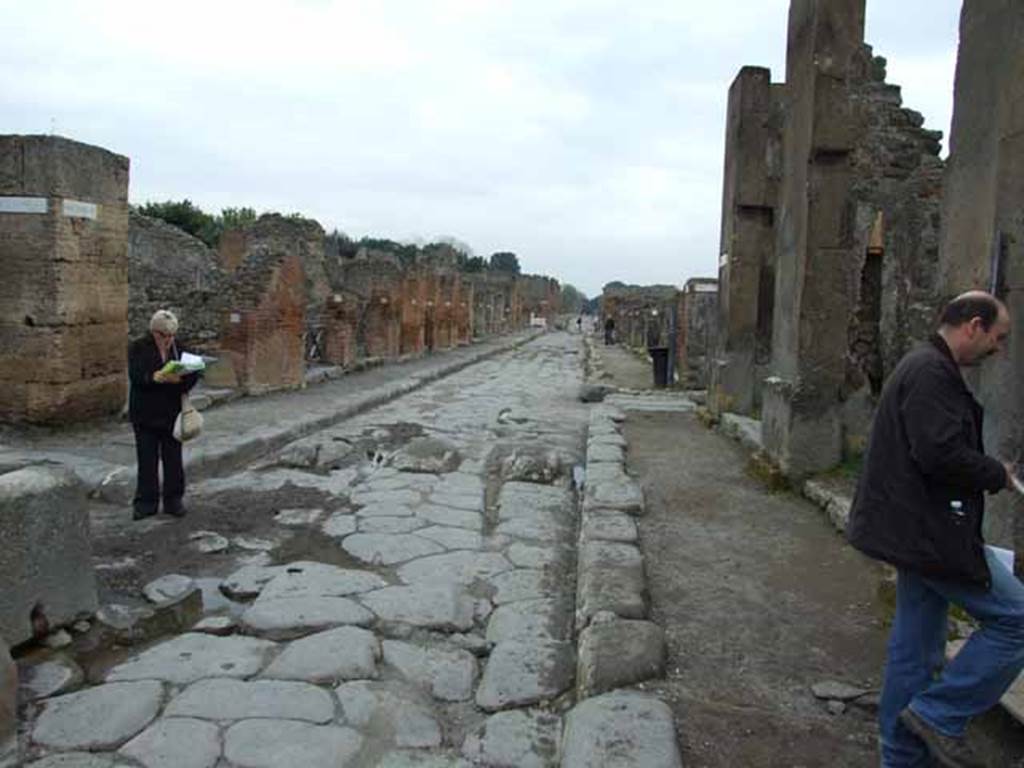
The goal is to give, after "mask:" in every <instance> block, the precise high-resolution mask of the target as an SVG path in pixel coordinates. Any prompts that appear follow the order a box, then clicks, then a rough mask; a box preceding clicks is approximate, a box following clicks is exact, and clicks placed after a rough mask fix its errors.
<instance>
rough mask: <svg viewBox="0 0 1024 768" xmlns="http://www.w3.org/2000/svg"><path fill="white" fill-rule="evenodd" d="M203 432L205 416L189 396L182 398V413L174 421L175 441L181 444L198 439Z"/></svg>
mask: <svg viewBox="0 0 1024 768" xmlns="http://www.w3.org/2000/svg"><path fill="white" fill-rule="evenodd" d="M202 431H203V414H201V413H200V412H199V411H197V410H196V407H195V406H194V405H192V401H191V400H189V398H188V395H182V396H181V413H179V414H178V416H177V418H176V419H175V420H174V433H173V434H174V439H175V440H177V441H178V442H181V443H187V442H188V441H189V440H191V439H193V438H194V437H197V436H198V435H199V433H200V432H202Z"/></svg>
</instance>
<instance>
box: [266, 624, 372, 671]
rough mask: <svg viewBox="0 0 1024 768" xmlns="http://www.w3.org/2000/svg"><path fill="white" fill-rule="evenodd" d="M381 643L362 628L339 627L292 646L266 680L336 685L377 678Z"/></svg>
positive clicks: (277, 659) (270, 667)
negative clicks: (343, 682)
mask: <svg viewBox="0 0 1024 768" xmlns="http://www.w3.org/2000/svg"><path fill="white" fill-rule="evenodd" d="M380 655H381V650H380V642H379V641H378V640H377V638H376V636H375V635H374V634H373V633H372V632H370V631H369V630H366V629H361V628H359V627H338V628H337V629H329V630H327V631H325V632H318V633H317V634H315V635H310V636H309V637H304V638H302V639H301V640H295V641H293V642H291V643H289V644H288V645H287V646H286V647H285V649H284V650H283V651H282V652H281V655H280V656H278V657H277V658H276V659H274V661H273V662H271V664H270V666H269V667H267V669H266V671H265V672H264V673H263V677H266V678H271V679H278V680H305V681H307V682H310V683H336V682H338V681H339V680H358V679H361V678H373V677H377V661H378V660H379V659H380Z"/></svg>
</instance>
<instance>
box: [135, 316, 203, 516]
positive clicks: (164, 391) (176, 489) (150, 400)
mask: <svg viewBox="0 0 1024 768" xmlns="http://www.w3.org/2000/svg"><path fill="white" fill-rule="evenodd" d="M149 331H150V332H149V333H148V334H146V335H145V336H143V337H141V338H139V339H136V340H135V341H133V342H132V344H131V346H130V347H129V348H128V378H129V379H130V382H131V388H130V390H129V394H128V416H129V418H130V419H131V422H132V429H133V430H134V431H135V456H136V461H137V464H138V475H137V479H136V486H135V499H134V501H133V503H132V517H133V519H135V520H141V519H143V518H146V517H150V516H152V515H155V514H156V512H157V505H158V503H159V500H160V476H159V470H158V465H159V464H160V463H161V462H162V463H163V469H164V482H163V501H164V512H165V513H167V514H168V515H174V516H176V517H182V516H183V515H184V514H185V507H184V505H183V503H182V497H183V496H184V495H185V469H184V467H183V465H182V461H181V443H179V442H178V441H177V440H176V439H175V438H174V435H173V434H172V430H173V429H174V420H175V419H176V418H177V417H178V413H179V412H180V411H181V396H182V395H183V394H185V393H186V392H188V391H189V390H190V389H192V387H193V386H194V385H195V383H196V379H197V378H198V374H195V373H191V374H186V375H180V374H174V373H162V372H161V369H162V368H163V367H164V365H165V364H166V363H167V361H168V360H177V359H178V358H179V354H178V348H177V346H176V345H175V343H174V334H175V333H177V331H178V319H177V318H176V317H175V316H174V315H173V314H172V313H171V312H168V311H167V310H165V309H160V310H157V311H156V312H155V313H154V314H153V317H152V318H151V319H150V321H149Z"/></svg>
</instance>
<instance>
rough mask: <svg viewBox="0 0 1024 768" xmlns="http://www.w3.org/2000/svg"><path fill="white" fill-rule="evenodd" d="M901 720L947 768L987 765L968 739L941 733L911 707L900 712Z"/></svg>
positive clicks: (981, 766) (971, 767) (982, 767)
mask: <svg viewBox="0 0 1024 768" xmlns="http://www.w3.org/2000/svg"><path fill="white" fill-rule="evenodd" d="M900 722H901V723H903V725H904V726H905V727H906V729H907V730H908V731H910V732H911V733H913V734H914V735H915V736H917V737H918V738H919V739H921V741H923V742H924V743H925V745H926V746H927V747H928V751H929V752H931V753H932V757H934V758H935V759H936V760H938V761H939V764H940V765H943V766H945V767H946V768H984V767H985V763H984V762H983V761H982V760H981V759H980V758H979V757H978V756H977V755H976V754H975V752H974V750H973V749H971V748H970V746H968V744H967V740H966V739H962V738H961V739H958V738H955V737H953V736H947V735H946V734H944V733H939V732H938V731H936V730H935V729H934V728H932V727H931V726H930V725H929V724H928V723H926V722H925V721H924V720H923V719H921V717H920V716H919V715H918V714H917V713H916V712H914V710H912V709H911V708H910V707H907V708H906V709H904V710H903V711H902V712H900Z"/></svg>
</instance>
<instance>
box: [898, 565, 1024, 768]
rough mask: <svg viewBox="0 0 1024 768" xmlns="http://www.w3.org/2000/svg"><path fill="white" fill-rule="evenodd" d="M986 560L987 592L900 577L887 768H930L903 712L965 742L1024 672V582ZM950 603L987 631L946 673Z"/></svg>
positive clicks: (914, 576) (981, 631)
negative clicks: (971, 727) (972, 724)
mask: <svg viewBox="0 0 1024 768" xmlns="http://www.w3.org/2000/svg"><path fill="white" fill-rule="evenodd" d="M985 557H986V559H987V560H988V567H989V570H990V571H991V573H992V587H991V588H990V589H988V590H985V589H982V588H979V587H970V586H964V585H962V584H956V583H952V582H948V581H938V580H935V579H929V578H925V577H923V576H920V575H918V574H916V573H911V572H909V571H902V570H901V571H899V573H898V576H897V581H896V618H895V620H894V622H893V627H892V634H891V635H890V636H889V658H888V661H887V662H886V666H885V681H884V684H883V686H882V699H881V704H880V706H879V714H878V721H879V731H880V733H881V742H882V745H881V746H882V765H883V766H886V767H887V768H889V767H890V766H892V767H893V768H894V767H895V766H931V765H932V763H931V758H930V757H929V755H928V750H927V749H926V748H925V746H924V744H923V743H922V742H921V741H920V739H918V738H917V737H916V736H914V735H913V734H912V733H911V732H910V731H908V730H907V729H906V728H904V727H903V724H902V723H900V721H899V719H898V716H899V713H900V711H901V710H902V709H903V708H904V707H906V706H910V708H911V709H913V710H914V712H915V713H916V714H917V715H918V716H920V718H921V719H922V720H924V721H925V722H927V723H929V724H930V725H931V726H932V727H933V728H934V729H935V730H937V731H939V732H941V733H944V734H946V735H947V736H954V737H960V736H963V734H964V729H965V728H966V727H967V721H968V720H969V719H970V718H971V717H973V716H975V715H978V714H981V713H982V712H984V711H985V710H987V709H989V708H990V707H992V706H993V705H995V703H996V702H998V701H999V699H1000V697H1001V696H1002V695H1003V693H1005V692H1006V689H1007V688H1009V687H1010V685H1011V684H1012V683H1013V681H1014V680H1015V679H1016V678H1017V675H1018V674H1019V673H1020V671H1021V669H1022V668H1024V584H1021V582H1020V581H1019V580H1018V579H1017V577H1015V576H1014V575H1013V574H1012V573H1011V572H1010V571H1009V570H1008V569H1007V568H1006V566H1005V565H1003V564H1002V563H1001V562H1000V561H999V560H998V559H997V558H996V557H995V555H994V554H993V553H992V552H990V551H989V550H988V549H986V550H985ZM950 603H955V604H956V605H959V606H961V607H962V608H963V609H964V610H965V611H967V613H969V614H970V615H971V616H973V617H974V618H975V619H977V620H978V622H979V623H980V624H981V627H980V629H978V630H976V631H975V632H974V634H973V635H971V638H970V639H969V640H968V641H967V643H966V644H965V645H964V647H963V648H962V649H961V651H960V653H958V654H957V655H956V658H954V659H953V660H952V661H951V662H950V663H949V664H948V665H946V667H945V669H942V666H943V660H944V651H945V646H946V631H947V629H946V611H947V609H948V607H949V604H950ZM940 670H941V674H939V673H940ZM937 675H938V676H937Z"/></svg>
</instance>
